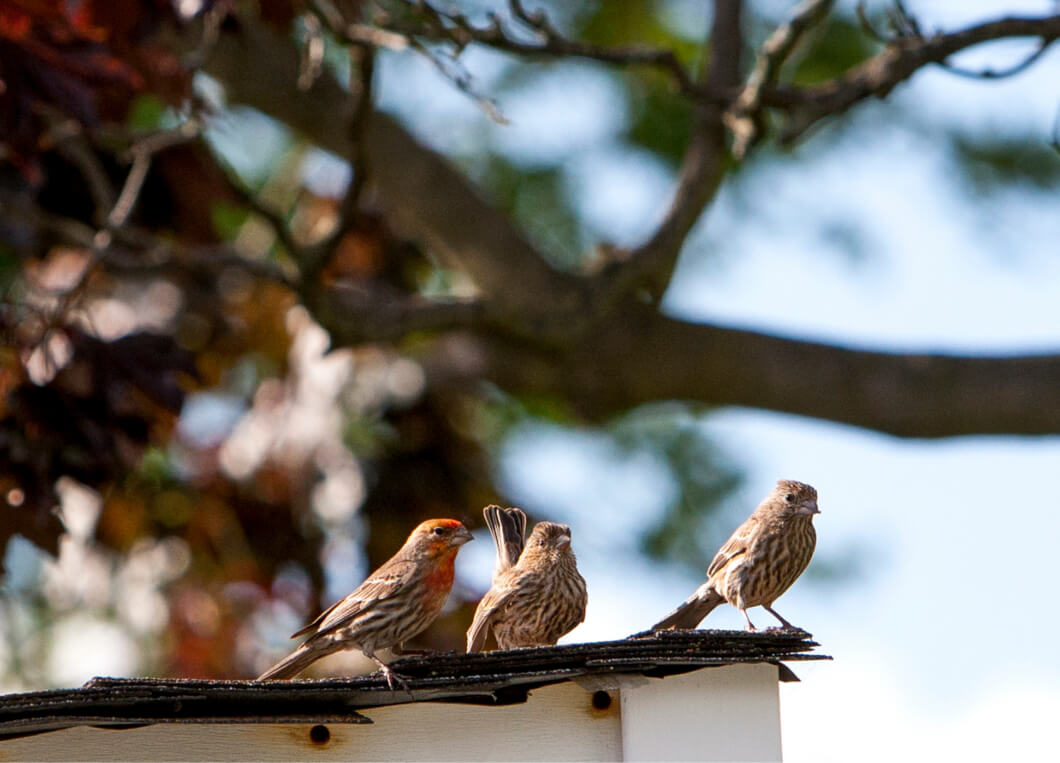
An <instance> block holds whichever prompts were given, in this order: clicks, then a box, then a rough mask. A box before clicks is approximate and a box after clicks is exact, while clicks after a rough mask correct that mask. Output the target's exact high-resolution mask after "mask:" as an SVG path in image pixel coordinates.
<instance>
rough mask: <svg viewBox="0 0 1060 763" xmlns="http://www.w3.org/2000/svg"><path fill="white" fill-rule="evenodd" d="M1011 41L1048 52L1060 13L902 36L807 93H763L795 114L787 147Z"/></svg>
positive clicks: (784, 136)
mask: <svg viewBox="0 0 1060 763" xmlns="http://www.w3.org/2000/svg"><path fill="white" fill-rule="evenodd" d="M1007 37H1037V38H1039V39H1040V40H1041V43H1042V46H1041V47H1042V48H1043V49H1044V48H1045V47H1047V46H1049V45H1051V44H1052V43H1053V42H1055V41H1056V40H1057V39H1058V38H1060V15H1054V16H1046V17H1041V18H1017V17H1010V18H1004V19H998V20H996V21H989V22H986V23H983V24H978V25H975V26H972V27H968V28H967V29H962V30H959V31H956V32H949V33H940V34H935V35H932V36H931V37H918V36H907V37H901V38H899V39H898V40H895V41H893V42H892V43H890V44H889V45H888V47H887V48H886V49H885V50H884V51H883V52H882V53H880V54H878V55H876V56H873V57H872V58H870V59H868V60H866V61H864V62H862V63H861V64H858V65H857V66H855V67H854V68H852V69H850V70H849V71H848V72H846V73H845V74H843V75H841V76H839V77H837V78H835V79H833V80H830V81H828V82H824V83H822V84H819V85H814V86H812V87H807V88H802V89H796V88H777V89H776V90H774V92H773V93H764V94H763V102H764V103H765V104H766V105H770V106H776V107H779V108H782V109H785V110H788V111H789V112H790V117H791V123H790V124H789V125H787V127H785V129H784V130H783V132H782V133H781V136H780V139H781V142H782V143H784V144H790V143H793V142H794V141H796V140H798V138H799V137H801V136H802V135H803V134H804V133H805V132H806V131H807V130H808V129H809V128H810V127H812V126H813V125H814V124H815V123H817V122H818V121H820V120H821V119H824V118H826V117H830V116H836V115H838V114H842V113H843V112H845V111H847V110H848V109H850V108H851V107H852V106H854V105H855V104H857V103H859V102H860V101H863V100H865V99H866V98H870V97H876V98H883V97H886V96H887V95H888V94H889V93H890V92H891V90H893V89H894V88H895V86H897V85H898V84H900V83H902V82H904V81H905V80H907V79H909V78H910V77H911V76H912V75H913V74H915V73H916V72H917V71H918V70H920V69H921V68H923V67H924V66H927V65H929V64H941V63H943V62H945V60H946V59H947V58H949V57H950V56H952V55H953V54H955V53H958V52H960V51H962V50H965V49H967V48H970V47H973V46H975V45H979V44H980V43H984V42H990V41H993V40H999V39H1002V38H1007Z"/></svg>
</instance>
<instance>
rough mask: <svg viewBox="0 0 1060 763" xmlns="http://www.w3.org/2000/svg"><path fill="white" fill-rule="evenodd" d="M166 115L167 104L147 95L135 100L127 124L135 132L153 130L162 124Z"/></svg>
mask: <svg viewBox="0 0 1060 763" xmlns="http://www.w3.org/2000/svg"><path fill="white" fill-rule="evenodd" d="M165 113H166V104H165V103H164V102H163V101H162V99H161V98H159V97H158V96H155V95H152V94H150V93H146V94H144V95H140V96H137V97H136V99H135V100H133V102H132V105H131V106H130V107H129V116H128V118H127V119H126V122H127V123H128V125H129V127H131V128H133V129H134V130H153V129H155V128H157V127H159V126H160V125H161V124H162V120H163V117H164V116H165Z"/></svg>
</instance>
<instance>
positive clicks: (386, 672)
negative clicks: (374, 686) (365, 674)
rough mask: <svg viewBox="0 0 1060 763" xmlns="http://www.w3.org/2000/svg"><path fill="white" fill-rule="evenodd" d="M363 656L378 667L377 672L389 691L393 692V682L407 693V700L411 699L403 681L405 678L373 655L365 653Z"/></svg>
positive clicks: (405, 682)
mask: <svg viewBox="0 0 1060 763" xmlns="http://www.w3.org/2000/svg"><path fill="white" fill-rule="evenodd" d="M364 656H365V657H367V658H368V659H370V660H371V661H372V662H374V663H375V664H376V665H378V666H379V672H380V673H382V674H383V678H385V679H386V685H387V686H388V687H390V691H394V681H397V682H398V683H399V684H401V688H402V689H404V690H405V691H406V692H408V695H409V698H410V699H412V690H411V689H409V684H408V681H406V680H405V676H403V675H401V674H400V673H398V672H396V671H393V670H391V669H390V666H389V665H387V664H386V663H385V662H383V661H382V660H380V659H379V658H378V657H376V656H375V655H374V654H371V653H369V652H365V653H364Z"/></svg>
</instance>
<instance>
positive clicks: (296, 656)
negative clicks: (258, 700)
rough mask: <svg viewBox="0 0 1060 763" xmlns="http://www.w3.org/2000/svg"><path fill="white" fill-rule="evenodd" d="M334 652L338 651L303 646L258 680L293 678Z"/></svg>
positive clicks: (318, 646)
mask: <svg viewBox="0 0 1060 763" xmlns="http://www.w3.org/2000/svg"><path fill="white" fill-rule="evenodd" d="M333 651H336V649H331V650H322V649H321V648H320V645H319V644H318V645H316V646H312V647H311V646H307V645H306V644H302V645H301V646H300V647H298V648H297V649H295V650H294V651H293V652H291V653H290V654H289V655H287V656H286V657H284V658H283V659H282V660H280V661H279V662H277V663H276V664H275V665H273V666H272V667H271V668H269V669H268V670H266V671H265V672H264V673H262V674H261V675H260V676H258V677H257V680H258V681H269V680H272V679H283V678H293V677H294V676H296V675H298V674H299V673H301V672H302V671H303V670H305V669H306V668H308V667H309V666H310V665H311V664H312V663H314V662H316V661H317V660H319V659H320V658H321V657H323V656H325V655H326V654H329V653H330V652H333Z"/></svg>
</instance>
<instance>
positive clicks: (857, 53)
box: [792, 14, 879, 85]
mask: <svg viewBox="0 0 1060 763" xmlns="http://www.w3.org/2000/svg"><path fill="white" fill-rule="evenodd" d="M878 47H879V45H878V43H876V42H874V41H873V40H872V39H871V38H870V37H869V36H868V35H867V34H866V33H865V30H864V29H862V28H861V25H860V23H859V22H858V21H857V19H854V18H846V17H844V16H841V15H839V14H832V15H831V16H829V17H828V20H827V21H826V22H825V23H824V24H822V25H821V27H820V28H819V29H818V30H817V32H816V33H815V35H814V37H813V39H812V40H811V41H809V43H808V44H804V45H803V47H802V49H801V50H799V51H798V52H797V53H796V56H797V59H798V63H797V65H796V66H795V69H794V71H793V72H792V80H793V81H794V83H795V84H799V85H808V84H813V83H816V82H821V81H823V80H826V79H830V78H832V77H837V76H839V75H840V74H842V73H843V72H845V71H846V70H847V69H849V68H851V67H853V66H855V65H857V64H858V63H860V62H861V61H863V60H865V59H866V58H868V57H869V56H871V55H873V54H874V53H875V52H876V51H877V49H878Z"/></svg>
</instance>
